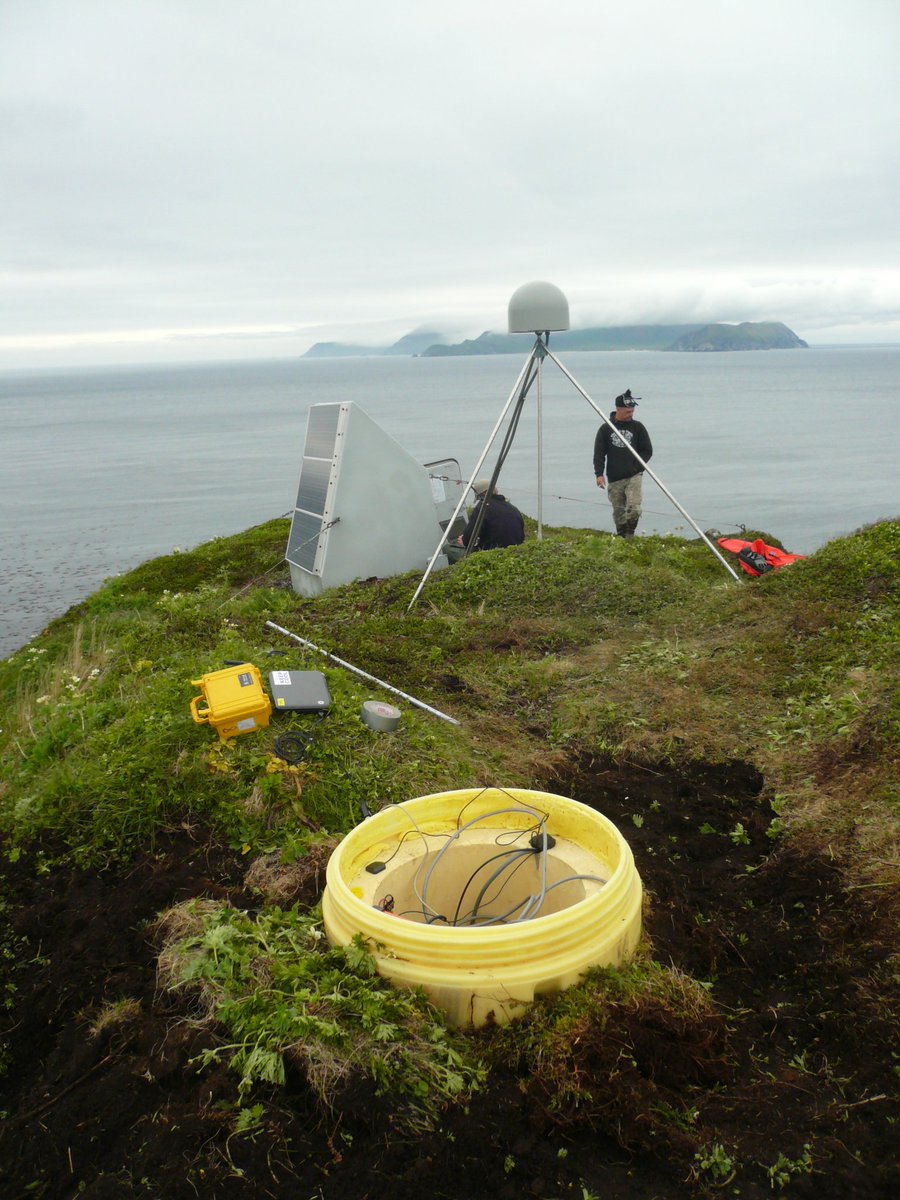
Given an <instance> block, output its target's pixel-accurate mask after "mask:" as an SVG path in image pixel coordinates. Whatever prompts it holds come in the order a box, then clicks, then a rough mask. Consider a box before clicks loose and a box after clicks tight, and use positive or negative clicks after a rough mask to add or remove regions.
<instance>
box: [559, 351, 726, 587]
mask: <svg viewBox="0 0 900 1200" xmlns="http://www.w3.org/2000/svg"><path fill="white" fill-rule="evenodd" d="M546 354H547V357H548V358H552V359H553V361H554V362H555V363H556V365H557V366H558V367H559V369H560V370H561V371H562V373H563V375H565V377H566V379H568V381H569V382H570V383H571V384H572V386H573V387H574V388H575V389H576V390H577V391H578V392H580V394H581V395H582V396H584V398H585V400H587V402H588V404H589V405H590V406H591V408H592V409H593V410H594V412H595V413H596V414H597V416H598V417H600V419H601V420H602V421H604V422H605V424H607V425H608V426H609V427H610V429H612V430H613V431H614V432H617V431H616V427H615V425H613V423H612V421H610V419H609V417H608V416H607V415H606V413H604V412H601V410H600V409H599V408H598V407H597V405H596V404H595V403H594V401H593V400H592V399H591V398H590V396H589V395H588V394H587V392H586V391H585V390H584V388H583V387H582V386H581V384H580V383H579V382H578V380H577V379H576V378H575V377H574V376H573V375H571V374H570V373H569V372H568V371H567V370H566V368H565V367H564V366H563V365H562V363H561V362H560V361H559V359H558V358H557V357H556V355H555V354H554V353H553V352H552V351H551V350H549V349H547V350H546ZM621 441H622V443H623V445H625V446H626V447H627V448H628V449H629V450H630V451H631V453H632V455H633V457H634V458H636V459H637V461H638V462H639V463H640V464H641V466H642V467H643V468H644V470H645V471H646V472H647V474H648V475H649V476H650V478H651V479H652V480H653V482H654V483H655V484H657V486H658V487H659V488H660V490H661V491H663V492H664V493H665V495H666V496H668V497H669V499H670V500H671V501H672V503H673V504H674V505H675V507H676V508H677V509H678V511H679V512H680V513H681V515H682V516H683V517H684V518H685V520H686V521H688V522H689V524H690V525H691V527H692V528H693V529H695V530H696V531H697V533H699V534H700V537H701V538H702V539H703V540H704V542H706V544H707V546H709V548H710V550H712V552H713V554H714V555H715V556H716V558H717V559H718V560H719V562H720V563H721V564H722V566H723V567H724V568H725V570H726V571H727V572H728V574H729V575H731V576H733V577H734V578H735V579H736V580H737V581H738V583H740V579H741V577H740V575H738V573H737V572H736V571H735V570H734V568H733V567H732V565H731V563H729V562H728V561H727V560H726V559H725V558H723V556H722V554H721V553H720V552H719V550H718V548H717V547H716V546H714V545H713V543H712V542H711V541H710V540H709V538H708V537H707V536H706V534H705V533H704V532H703V530H702V529H701V528H700V526H699V525H698V524H697V522H696V521H695V520H694V518H693V517H692V516H691V515H690V513H689V512H687V510H686V509H684V508H682V506H681V505H680V504H679V503H678V501H677V500H676V499H675V497H674V496H673V495H672V493H671V492H670V491H669V489H668V488H667V487H666V485H665V484H664V483H663V482H662V480H661V479H660V478H659V477H658V476H657V475H655V474H654V472H653V471H652V470H651V469H650V467H649V466H648V465H647V464H646V463H645V462H644V460H643V459H642V458H641V456H640V455H639V454H638V452H637V450H635V449H634V447H633V446H632V445H631V443H630V442H628V441H627V440H626V439H625V438H622V439H621Z"/></svg>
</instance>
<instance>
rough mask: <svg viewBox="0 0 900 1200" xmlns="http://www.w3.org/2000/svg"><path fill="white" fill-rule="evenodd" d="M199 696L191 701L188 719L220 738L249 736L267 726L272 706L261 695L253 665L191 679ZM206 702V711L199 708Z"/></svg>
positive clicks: (243, 664)
mask: <svg viewBox="0 0 900 1200" xmlns="http://www.w3.org/2000/svg"><path fill="white" fill-rule="evenodd" d="M191 683H192V684H193V685H194V687H199V688H200V692H201V695H199V696H194V698H193V699H192V700H191V716H192V717H193V718H194V720H195V721H196V722H197V724H198V725H212V727H213V728H214V729H215V730H217V732H218V734H219V737H220V738H230V737H236V736H237V735H238V734H239V733H251V732H252V731H253V730H254V729H262V728H264V727H265V726H266V725H268V724H269V717H270V716H271V715H272V702H271V700H270V699H269V697H268V696H267V695H266V693H265V692H264V691H263V685H262V677H261V676H260V673H259V671H258V669H257V668H256V667H254V666H253V664H252V663H241V664H240V665H239V666H235V667H227V668H226V669H225V670H224V671H212V672H211V673H210V674H209V675H204V676H203V678H202V679H192V680H191ZM204 701H205V702H206V707H205V708H200V707H199V706H200V704H202V703H203V702H204Z"/></svg>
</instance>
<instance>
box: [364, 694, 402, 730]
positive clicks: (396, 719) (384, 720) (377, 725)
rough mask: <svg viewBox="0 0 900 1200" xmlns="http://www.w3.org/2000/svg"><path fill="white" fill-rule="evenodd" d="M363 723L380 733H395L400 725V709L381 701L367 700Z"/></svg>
mask: <svg viewBox="0 0 900 1200" xmlns="http://www.w3.org/2000/svg"><path fill="white" fill-rule="evenodd" d="M362 721H363V724H364V725H368V727H369V728H370V729H377V730H378V732H379V733H393V731H394V730H395V729H396V728H397V726H398V725H399V724H400V709H399V708H394V706H393V704H384V703H383V702H382V701H381V700H367V701H366V702H365V704H363V706H362Z"/></svg>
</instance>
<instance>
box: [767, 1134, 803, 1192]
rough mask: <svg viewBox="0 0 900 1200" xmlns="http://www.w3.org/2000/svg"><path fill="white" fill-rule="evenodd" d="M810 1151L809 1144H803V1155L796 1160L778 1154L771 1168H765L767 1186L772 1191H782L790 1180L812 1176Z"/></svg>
mask: <svg viewBox="0 0 900 1200" xmlns="http://www.w3.org/2000/svg"><path fill="white" fill-rule="evenodd" d="M810 1150H811V1146H810V1143H809V1142H805V1143H804V1146H803V1153H802V1154H801V1155H800V1156H799V1157H798V1158H788V1156H787V1155H786V1154H781V1153H779V1155H778V1157H777V1158H776V1160H775V1162H774V1163H773V1164H772V1166H771V1167H766V1174H767V1175H768V1177H769V1186H770V1187H771V1188H772V1190H773V1191H776V1190H777V1191H783V1190H784V1189H785V1188H786V1187H787V1186H788V1184H789V1183H790V1182H791V1180H792V1179H796V1178H797V1177H798V1176H800V1175H811V1174H812V1169H813V1162H812V1155H811V1153H810Z"/></svg>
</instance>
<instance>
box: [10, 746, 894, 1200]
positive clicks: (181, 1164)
mask: <svg viewBox="0 0 900 1200" xmlns="http://www.w3.org/2000/svg"><path fill="white" fill-rule="evenodd" d="M761 782H762V781H761V780H760V779H759V777H758V776H757V775H755V774H754V773H753V772H752V771H750V770H749V769H748V768H746V767H745V766H743V765H742V764H740V763H735V764H733V766H732V767H731V768H728V769H723V768H718V769H716V770H712V769H698V770H697V771H695V772H693V773H692V774H689V775H688V774H673V773H671V772H668V771H666V770H663V769H662V768H659V767H656V766H653V764H647V765H637V764H636V765H619V766H614V765H611V764H609V763H605V762H586V763H582V764H579V766H578V769H577V770H576V771H575V772H574V773H573V776H572V778H571V779H569V780H567V781H565V782H564V783H560V784H558V785H557V787H556V790H559V791H561V792H564V793H565V794H568V795H572V796H574V797H575V798H576V799H579V800H582V801H583V802H585V803H588V804H591V805H593V806H595V807H596V808H598V809H600V810H601V811H602V812H604V813H605V814H606V815H607V816H609V817H610V818H611V819H612V820H613V821H614V822H615V823H616V824H617V825H618V826H619V828H620V829H621V830H622V832H623V833H624V835H625V836H626V838H627V840H628V841H629V843H630V844H631V846H632V848H633V850H634V853H635V858H636V861H637V865H638V869H639V871H640V874H641V877H642V880H643V882H644V886H645V889H646V891H647V893H648V897H649V903H648V906H647V913H646V930H647V933H648V935H649V937H650V939H651V941H652V945H653V953H654V956H655V957H656V958H657V959H658V960H659V961H660V962H663V963H667V964H668V963H671V964H672V965H674V966H676V967H678V968H680V969H682V970H683V971H685V972H688V973H690V974H691V975H693V976H694V977H696V978H697V979H700V980H706V981H708V982H709V984H710V995H711V997H712V999H713V1001H714V1002H715V1005H716V1008H717V1012H718V1014H719V1019H718V1021H717V1023H716V1026H715V1029H714V1030H712V1033H711V1035H710V1036H711V1037H712V1038H713V1040H710V1038H706V1037H705V1036H704V1037H703V1038H701V1039H700V1040H698V1038H697V1031H696V1029H695V1028H688V1027H685V1028H679V1027H678V1025H677V1023H674V1022H673V1021H672V1020H671V1017H670V1016H669V1015H668V1014H665V1013H656V1015H655V1016H654V1013H653V1012H652V1011H651V1010H650V1009H649V1008H644V1009H640V1010H635V1011H633V1012H631V1013H626V1012H624V1011H623V1012H622V1013H618V1014H616V1015H615V1018H613V1017H611V1018H610V1020H609V1021H608V1022H607V1025H606V1029H607V1031H608V1033H606V1034H604V1031H603V1030H602V1029H601V1028H600V1026H599V1025H598V1026H597V1027H596V1028H592V1030H591V1036H590V1037H589V1038H588V1039H587V1040H586V1042H585V1044H584V1047H583V1049H582V1048H580V1047H575V1046H573V1047H572V1048H571V1054H572V1062H573V1064H575V1065H576V1066H577V1068H578V1069H579V1070H580V1071H582V1072H583V1073H584V1077H585V1079H587V1080H590V1081H592V1083H593V1084H594V1085H595V1088H596V1090H597V1095H598V1096H602V1097H603V1103H602V1105H601V1104H600V1102H599V1101H598V1103H597V1104H596V1105H595V1106H594V1109H593V1110H592V1109H591V1108H590V1106H588V1109H587V1110H586V1111H585V1110H583V1109H582V1110H579V1111H578V1112H571V1113H566V1112H565V1111H564V1109H561V1108H560V1107H559V1106H558V1105H556V1106H555V1105H554V1104H553V1095H552V1088H548V1082H547V1080H546V1079H543V1078H541V1077H540V1076H539V1074H538V1073H535V1074H530V1073H529V1072H528V1071H527V1070H525V1068H524V1067H523V1066H521V1065H515V1066H513V1065H511V1066H510V1067H509V1068H508V1069H505V1070H503V1069H495V1070H494V1071H493V1072H492V1074H491V1077H490V1080H489V1083H488V1086H487V1088H486V1089H485V1090H484V1091H483V1092H481V1093H480V1094H479V1095H478V1096H476V1097H475V1099H474V1101H473V1102H472V1103H471V1105H470V1106H469V1109H468V1110H467V1111H462V1110H458V1111H453V1112H449V1113H448V1114H447V1118H446V1121H445V1123H444V1124H443V1126H442V1128H441V1129H440V1130H438V1131H436V1132H435V1133H433V1134H429V1135H426V1136H423V1137H416V1138H411V1137H409V1136H408V1135H403V1136H401V1135H399V1134H398V1133H397V1132H396V1131H395V1130H394V1129H392V1128H391V1126H390V1122H389V1120H388V1119H387V1117H386V1115H385V1113H384V1112H383V1111H382V1109H381V1108H380V1107H379V1101H378V1099H377V1097H374V1096H372V1095H370V1094H365V1095H364V1094H360V1095H359V1096H358V1097H357V1100H358V1103H355V1104H352V1105H350V1104H347V1105H346V1106H344V1108H343V1110H342V1111H340V1112H337V1113H336V1114H335V1115H334V1116H332V1117H328V1118H326V1117H323V1115H322V1114H321V1113H320V1112H319V1111H318V1110H317V1109H316V1107H315V1105H314V1102H313V1100H312V1098H311V1096H310V1095H309V1093H308V1091H307V1089H306V1087H305V1085H303V1084H302V1083H301V1082H300V1081H299V1080H298V1079H296V1078H292V1077H291V1076H290V1074H289V1078H288V1086H287V1087H286V1088H285V1089H282V1090H280V1091H277V1092H275V1091H273V1092H272V1093H270V1094H269V1095H261V1096H260V1097H254V1098H253V1101H249V1102H248V1101H245V1102H244V1104H245V1105H247V1104H249V1103H252V1102H255V1101H256V1100H257V1099H260V1100H261V1101H262V1108H261V1109H260V1110H259V1112H258V1113H257V1114H256V1116H255V1117H254V1118H253V1119H252V1120H251V1121H249V1122H246V1121H245V1128H244V1129H243V1130H242V1131H239V1130H237V1129H236V1117H237V1113H238V1111H239V1109H240V1107H241V1105H240V1103H239V1101H238V1095H237V1079H236V1076H234V1075H232V1074H231V1073H229V1072H228V1071H226V1070H224V1069H222V1068H218V1067H217V1068H215V1069H212V1070H206V1071H200V1070H198V1068H197V1067H196V1065H194V1064H192V1062H191V1060H192V1059H193V1058H194V1057H195V1056H197V1055H198V1054H199V1053H200V1052H201V1051H202V1050H203V1049H204V1047H206V1046H208V1045H209V1044H210V1036H211V1035H210V1034H209V1033H207V1032H205V1031H202V1030H201V1029H199V1028H197V1027H195V1026H193V1025H192V1024H191V1023H190V1020H189V1018H190V1013H186V1012H184V1011H183V1010H179V1009H176V1008H174V1007H172V1005H171V1003H170V1001H169V999H168V998H167V997H166V996H165V995H161V994H158V992H157V986H156V975H155V955H156V950H155V947H154V945H153V942H152V938H151V935H150V929H151V927H152V924H153V921H154V919H155V918H156V916H157V914H158V913H159V912H161V911H162V910H164V909H165V908H167V907H168V906H170V905H172V904H175V903H178V902H179V901H182V900H184V899H187V898H189V897H192V896H207V897H209V898H211V899H220V900H221V899H225V900H229V901H230V902H232V903H233V904H235V905H238V906H240V907H244V908H252V907H253V906H254V905H256V904H258V903H259V898H258V894H257V893H254V892H251V891H246V890H244V874H245V870H246V866H247V864H246V862H245V861H243V860H241V858H240V856H238V855H235V854H234V853H232V852H230V851H227V850H221V849H216V848H212V847H210V846H208V845H207V844H206V843H205V842H204V841H203V839H202V837H201V835H200V833H199V831H197V830H193V831H191V830H189V829H181V830H178V831H176V832H173V833H172V834H170V835H169V836H168V837H166V838H163V839H160V840H159V841H158V843H157V845H156V846H155V847H154V849H153V850H152V851H151V852H148V853H146V854H144V855H142V856H141V857H140V858H139V859H138V860H137V861H135V862H134V863H133V864H132V865H131V866H130V867H129V868H128V869H127V870H120V871H118V872H110V873H101V874H96V873H82V872H76V871H68V872H62V871H54V872H52V873H50V874H47V875H40V874H38V875H35V872H34V866H33V862H31V861H28V862H26V861H25V859H24V858H23V860H22V861H20V862H19V863H16V864H10V863H8V862H7V861H6V860H5V859H0V863H2V872H3V876H4V880H3V888H4V893H3V894H4V896H5V898H6V904H7V915H8V916H9V917H10V918H11V920H10V926H11V933H10V934H9V937H8V941H7V944H8V947H9V950H10V954H11V956H12V957H13V958H15V959H17V960H18V961H19V962H20V963H24V965H23V966H21V967H20V968H19V969H18V970H17V971H16V973H15V975H14V976H13V977H12V982H13V983H14V984H15V986H16V992H15V994H14V996H13V1000H12V1006H13V1007H12V1009H11V1010H10V1011H9V1013H8V1014H7V1015H8V1021H7V1022H6V1023H5V1026H4V1028H3V1029H2V1031H0V1032H2V1033H3V1034H4V1035H5V1038H6V1043H7V1055H8V1058H9V1060H10V1065H9V1069H8V1070H7V1071H6V1073H5V1074H4V1075H3V1077H2V1079H0V1108H2V1109H3V1110H4V1114H5V1115H4V1119H3V1121H2V1123H0V1190H2V1194H3V1195H4V1197H10V1198H14V1197H15V1198H18V1197H21V1198H22V1200H25V1198H26V1197H29V1198H34V1197H47V1198H49V1197H54V1198H55V1197H61V1198H62V1197H66V1198H68V1197H74V1196H76V1195H78V1196H85V1197H90V1198H93V1200H98V1198H101V1197H102V1198H106V1197H110V1198H112V1197H116V1198H121V1197H132V1196H134V1197H137V1196H141V1197H146V1196H154V1197H156V1196H160V1197H161V1196H165V1197H166V1198H167V1200H181V1198H182V1197H184V1198H186V1200H187V1198H190V1200H196V1197H197V1196H198V1195H199V1196H203V1197H207V1196H208V1197H216V1198H219V1197H221V1198H230V1197H235V1198H238V1197H240V1198H242V1200H245V1198H246V1200H249V1198H250V1197H253V1198H254V1200H255V1198H257V1197H264V1196H268V1197H276V1198H281V1197H284V1198H285V1200H287V1197H291V1200H297V1198H298V1197H299V1198H301V1200H306V1198H307V1197H320V1198H321V1200H339V1198H340V1200H363V1198H365V1197H370V1198H371V1200H380V1198H383V1197H391V1198H393V1197H396V1198H397V1200H407V1198H410V1200H412V1198H413V1197H415V1198H416V1200H420V1198H421V1197H422V1196H423V1195H428V1196H434V1197H448V1198H451V1197H452V1200H482V1198H484V1200H488V1198H489V1197H490V1200H497V1198H500V1200H505V1198H506V1197H509V1198H510V1200H520V1198H521V1197H522V1196H523V1195H526V1196H534V1197H546V1198H547V1200H549V1198H551V1197H575V1200H584V1197H586V1196H591V1195H594V1196H597V1197H602V1198H603V1200H638V1198H640V1200H650V1198H651V1197H681V1196H685V1197H687V1196H694V1195H702V1194H705V1193H706V1191H708V1192H709V1194H710V1195H719V1196H725V1195H727V1196H737V1195H738V1193H739V1195H740V1198H741V1200H748V1198H749V1200H754V1198H761V1197H763V1196H766V1197H771V1196H772V1195H778V1194H779V1193H780V1191H782V1190H785V1191H786V1192H787V1194H789V1195H790V1196H797V1197H804V1196H806V1197H812V1196H815V1197H817V1198H818V1200H822V1198H825V1200H828V1198H834V1200H838V1198H840V1200H845V1198H847V1197H853V1198H861V1200H866V1198H872V1200H881V1198H885V1200H886V1198H887V1197H888V1196H893V1195H896V1194H900V1173H898V1171H897V1167H896V1165H895V1161H896V1137H895V1130H896V1125H894V1126H892V1125H891V1123H890V1121H889V1118H890V1117H893V1118H894V1120H896V1118H897V1116H898V1111H897V1108H896V1107H895V1106H894V1105H893V1102H892V1101H891V1100H890V1099H889V1098H888V1097H889V1092H890V1088H891V1083H892V1067H893V1061H892V1057H891V1055H892V1051H893V1052H895V1051H896V1043H895V1040H894V1037H895V1035H894V1031H893V1029H892V1028H891V1026H890V1025H889V1024H888V1023H887V1022H886V1021H885V1020H884V1018H883V1016H880V1015H879V1012H878V1011H876V1010H875V1008H874V1006H873V1004H872V1003H871V1001H870V998H869V997H870V992H871V989H872V986H873V981H874V980H876V978H877V976H878V973H879V971H880V970H881V969H882V959H883V953H882V951H881V949H880V948H879V946H878V944H877V941H876V940H873V938H872V930H873V929H874V928H876V925H875V923H874V921H873V917H872V914H870V913H868V912H867V911H866V910H864V909H862V908H859V907H851V906H850V904H849V902H848V898H847V896H846V895H845V894H843V893H842V892H841V890H840V884H839V878H838V873H837V869H836V866H835V864H833V863H832V862H830V861H827V860H824V861H822V860H810V859H809V858H801V857H798V856H795V855H791V854H789V853H784V852H782V850H781V849H780V844H779V842H778V840H777V839H773V838H771V837H769V836H768V833H767V831H768V830H769V825H770V821H771V818H772V816H773V814H772V813H771V812H770V811H768V807H767V806H765V805H763V804H761V803H760V800H759V798H758V793H759V790H760V785H761ZM317 869H318V868H317ZM303 896H304V899H306V898H307V897H306V894H305V892H304V893H303ZM863 933H864V934H865V936H864V937H861V936H860V935H861V934H863ZM863 947H868V949H863ZM881 994H882V996H883V994H884V987H883V985H881ZM881 1011H882V1012H883V1009H882V1010H881ZM713 1035H714V1037H713ZM479 1036H481V1037H483V1038H484V1039H485V1040H486V1041H490V1039H491V1038H492V1036H493V1035H492V1034H491V1032H490V1031H487V1032H485V1033H483V1034H481V1035H479ZM604 1038H606V1040H604ZM613 1049H615V1055H614V1054H613V1053H612V1051H613ZM622 1052H625V1053H626V1054H627V1056H628V1058H629V1060H630V1061H631V1062H633V1064H634V1067H633V1070H631V1068H629V1070H630V1071H631V1074H630V1075H628V1076H627V1078H628V1079H630V1080H631V1083H632V1084H633V1085H634V1086H633V1087H632V1088H631V1091H630V1092H629V1093H628V1094H627V1095H626V1094H625V1089H624V1088H623V1090H622V1093H621V1094H619V1093H617V1091H616V1087H617V1075H616V1070H615V1067H614V1064H615V1061H616V1055H620V1054H621V1053H622ZM667 1089H668V1092H667ZM678 1090H682V1091H683V1092H688V1091H689V1092H690V1095H691V1102H692V1104H693V1105H694V1107H695V1111H696V1116H695V1118H694V1119H693V1120H692V1121H691V1123H690V1124H689V1125H688V1126H686V1127H685V1128H684V1130H683V1131H682V1134H680V1135H678V1136H673V1137H672V1138H671V1139H669V1140H668V1141H667V1142H666V1144H665V1145H659V1146H657V1145H656V1144H655V1142H654V1134H653V1132H652V1129H653V1121H647V1120H644V1119H643V1116H645V1115H646V1114H648V1113H650V1111H651V1109H652V1105H653V1104H654V1103H655V1102H656V1100H658V1099H659V1098H660V1097H665V1095H666V1094H675V1092H676V1091H678ZM635 1096H637V1097H639V1103H636V1102H635V1100H634V1097H635ZM601 1108H602V1109H603V1111H601ZM716 1145H718V1146H719V1147H720V1152H719V1151H716V1152H715V1153H714V1147H715V1146H716ZM806 1147H809V1149H808V1151H807V1150H806ZM698 1148H699V1149H700V1150H701V1151H702V1153H701V1159H700V1160H697V1159H695V1157H694V1155H695V1154H696V1153H697V1150H698ZM704 1155H705V1157H704ZM779 1162H781V1166H780V1168H779V1166H778V1164H779ZM704 1163H706V1165H704Z"/></svg>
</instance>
